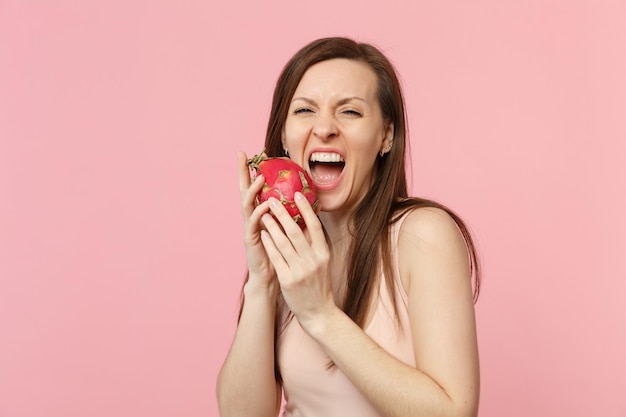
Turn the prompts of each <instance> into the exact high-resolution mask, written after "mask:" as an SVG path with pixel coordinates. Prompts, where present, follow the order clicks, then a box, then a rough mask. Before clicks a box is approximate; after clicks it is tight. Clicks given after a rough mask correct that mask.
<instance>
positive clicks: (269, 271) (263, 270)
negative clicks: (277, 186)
mask: <svg viewBox="0 0 626 417" xmlns="http://www.w3.org/2000/svg"><path fill="white" fill-rule="evenodd" d="M247 161H248V157H247V156H246V154H245V153H244V152H241V151H240V152H239V192H240V194H241V211H242V214H243V221H244V245H245V248H246V257H247V261H248V271H249V281H248V282H251V283H255V284H260V285H268V286H269V285H270V284H271V283H272V282H274V281H275V279H276V273H275V271H274V267H273V266H272V263H271V262H270V259H269V257H268V256H267V253H266V252H265V248H264V247H263V244H262V243H261V229H262V223H261V217H262V216H263V215H264V214H266V213H267V212H268V211H269V206H268V203H267V202H265V203H262V204H258V205H257V202H256V201H257V198H256V197H257V195H258V194H259V192H260V191H261V189H262V188H263V184H264V182H265V180H264V179H263V176H261V175H259V176H258V177H256V179H255V180H254V181H251V179H250V170H249V168H248V164H247Z"/></svg>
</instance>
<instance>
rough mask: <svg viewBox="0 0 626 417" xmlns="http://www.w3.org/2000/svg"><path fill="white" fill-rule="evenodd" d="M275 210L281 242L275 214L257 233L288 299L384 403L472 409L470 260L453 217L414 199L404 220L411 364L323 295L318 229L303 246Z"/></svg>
mask: <svg viewBox="0 0 626 417" xmlns="http://www.w3.org/2000/svg"><path fill="white" fill-rule="evenodd" d="M299 207H300V205H299ZM272 210H273V212H274V213H275V214H276V215H277V217H278V218H279V219H280V220H281V224H282V225H283V228H284V229H285V230H286V232H287V234H288V235H291V236H290V238H289V240H290V241H291V245H287V243H288V242H286V241H285V239H286V236H285V235H282V236H281V234H279V233H278V230H277V229H276V228H275V227H274V224H272V222H273V220H272V219H270V218H268V217H266V218H265V222H266V226H267V227H268V231H269V232H270V233H271V237H272V239H269V238H268V235H267V234H265V233H264V238H263V242H264V244H265V246H266V249H267V252H268V255H269V256H270V259H272V262H273V264H274V266H275V268H276V270H277V272H278V278H279V280H280V282H281V287H282V291H283V295H284V297H285V299H286V300H287V303H288V304H290V308H291V310H292V311H293V312H294V315H295V316H296V318H297V319H298V320H299V322H300V324H301V326H302V327H303V329H304V330H305V331H306V332H307V333H308V334H309V335H310V336H311V337H312V338H314V339H315V340H316V341H317V343H319V344H320V346H322V348H323V349H324V350H325V351H326V352H327V353H328V355H329V357H330V358H331V359H332V361H333V362H334V363H335V365H336V366H338V367H339V368H340V369H341V370H342V371H343V372H344V373H345V374H346V376H347V377H348V378H349V379H350V380H351V381H352V383H353V384H354V385H355V386H356V387H357V388H358V389H359V390H360V391H361V392H362V393H363V394H364V395H365V396H366V397H367V398H368V400H369V401H370V402H371V403H372V404H373V405H374V406H375V407H376V408H377V409H378V410H379V411H380V413H381V414H382V415H384V416H387V417H392V416H393V417H399V416H433V417H434V416H440V417H470V416H476V413H477V409H478V394H479V367H478V348H477V341H476V330H475V319H474V306H473V298H472V289H471V281H470V271H469V261H468V255H467V250H466V246H465V242H464V241H463V238H462V236H461V234H460V232H459V231H458V229H457V227H456V224H455V223H454V221H453V220H452V219H451V218H450V217H449V216H448V215H447V214H446V213H445V212H443V211H441V210H438V209H429V208H428V209H417V210H415V211H414V212H413V213H411V214H410V215H409V216H408V218H407V219H406V220H405V223H404V225H403V227H402V231H401V235H400V241H399V247H398V251H399V260H400V270H401V275H402V277H403V278H405V279H404V281H405V283H406V284H405V285H406V290H407V294H408V297H409V300H408V303H409V318H410V323H411V329H410V330H411V333H412V339H413V344H414V354H415V360H416V364H417V367H416V368H413V367H411V366H408V365H406V364H405V363H403V362H401V361H399V360H398V359H396V358H395V357H393V356H392V355H390V354H389V353H388V352H386V351H385V350H383V349H382V348H380V347H379V346H378V345H377V344H376V343H375V342H374V341H373V340H372V339H371V338H370V337H369V336H367V335H366V334H365V332H364V331H363V330H362V329H361V328H359V327H358V326H357V325H356V324H355V323H354V322H353V321H352V320H350V319H349V318H348V317H347V316H346V315H345V314H344V313H343V312H342V311H341V310H340V309H339V308H338V307H337V306H336V305H335V304H334V303H332V302H330V301H329V298H328V294H327V289H326V288H325V286H324V285H320V281H324V279H326V277H324V276H323V275H316V274H319V272H320V271H324V268H319V266H318V267H315V265H316V261H315V259H316V258H319V256H318V255H315V253H316V252H319V250H317V251H316V250H315V245H316V243H315V241H316V240H317V239H316V238H315V236H314V235H315V230H313V231H312V235H313V242H314V243H313V244H312V245H311V246H312V248H311V252H313V253H309V251H308V250H306V249H305V248H304V244H303V242H302V240H301V238H300V237H298V236H297V231H296V230H295V228H292V227H291V225H290V224H289V223H288V221H287V218H286V215H285V214H283V212H282V209H281V208H280V207H277V208H273V209H272ZM300 211H301V212H302V213H303V215H304V216H305V218H306V217H309V219H310V222H311V223H309V220H307V226H308V225H309V224H315V222H314V220H313V219H312V217H310V216H311V212H310V210H308V209H307V208H306V207H304V205H303V207H300ZM283 219H284V220H283ZM276 226H277V225H276ZM279 255H280V258H279ZM322 259H323V257H322Z"/></svg>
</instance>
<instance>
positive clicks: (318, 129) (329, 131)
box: [313, 113, 337, 140]
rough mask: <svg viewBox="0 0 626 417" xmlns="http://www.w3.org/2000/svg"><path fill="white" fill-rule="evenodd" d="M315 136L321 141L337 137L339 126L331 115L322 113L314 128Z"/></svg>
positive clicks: (317, 118)
mask: <svg viewBox="0 0 626 417" xmlns="http://www.w3.org/2000/svg"><path fill="white" fill-rule="evenodd" d="M313 134H314V135H315V136H317V137H318V138H320V139H324V140H326V139H330V138H332V137H334V136H336V135H337V124H336V121H335V119H334V118H333V116H332V115H330V114H323V113H320V114H319V115H318V116H317V117H316V118H315V122H314V126H313Z"/></svg>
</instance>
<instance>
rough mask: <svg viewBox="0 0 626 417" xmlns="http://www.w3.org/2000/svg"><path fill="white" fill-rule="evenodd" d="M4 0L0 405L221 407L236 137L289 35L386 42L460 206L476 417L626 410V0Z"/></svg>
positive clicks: (432, 182)
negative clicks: (475, 266)
mask: <svg viewBox="0 0 626 417" xmlns="http://www.w3.org/2000/svg"><path fill="white" fill-rule="evenodd" d="M215 3H216V2H207V1H204V2H202V1H192V0H184V1H180V2H165V1H155V2H144V1H136V0H131V1H121V0H114V1H108V2H102V1H81V2H70V1H57V2H46V1H35V0H33V1H15V0H14V1H11V0H3V1H0V417H17V416H20V417H57V416H58V417H61V416H62V417H83V416H90V417H98V416H103V417H104V416H111V415H115V416H153V417H154V416H172V415H184V416H217V414H218V412H217V404H216V400H215V394H214V392H215V379H216V375H217V372H218V369H219V367H220V365H221V363H222V361H223V359H224V357H225V355H226V352H227V349H228V347H229V344H230V341H231V338H232V335H233V331H234V328H235V320H236V313H237V306H238V297H239V289H240V285H241V280H242V277H243V275H244V271H245V265H244V254H243V247H242V243H241V235H242V227H241V221H240V211H239V197H238V190H237V179H236V173H237V169H236V152H237V150H239V149H242V150H245V151H246V152H248V153H250V154H251V153H254V152H257V151H259V150H260V148H261V146H262V141H263V137H264V131H265V122H266V119H267V115H268V110H269V103H270V96H271V91H272V88H273V84H274V82H275V80H276V77H277V75H278V72H279V71H280V69H281V67H282V65H283V64H284V63H285V61H286V60H287V59H288V58H289V57H290V55H291V54H292V53H294V52H295V51H296V50H297V49H298V48H299V47H301V46H302V45H304V44H305V43H306V42H309V41H310V40H312V39H314V38H317V37H322V36H329V35H348V36H352V37H355V38H357V39H359V40H363V41H368V42H372V43H375V44H376V45H378V46H379V47H381V48H382V49H383V50H384V51H385V52H386V53H387V54H388V55H389V57H390V58H391V59H392V61H393V62H394V63H395V64H396V66H397V68H398V70H399V72H400V75H401V77H402V80H403V84H404V87H405V91H406V98H407V106H408V111H409V119H410V134H411V146H412V157H413V159H412V168H413V172H412V174H413V175H412V187H413V188H412V189H413V192H414V193H415V194H418V195H423V196H427V197H430V198H436V199H439V200H441V201H443V202H445V203H447V204H448V205H450V206H451V207H453V208H454V209H455V210H457V211H458V212H459V213H460V214H461V215H462V216H463V217H464V218H465V219H466V220H467V222H468V223H469V224H470V226H471V228H472V230H473V231H474V233H475V236H476V238H477V241H478V244H479V248H480V253H481V255H482V259H483V261H484V273H485V276H484V287H483V292H482V295H481V298H480V301H479V303H478V304H477V307H476V308H477V313H478V331H479V337H480V350H481V371H482V397H481V409H480V410H481V411H480V415H481V416H482V417H502V416H507V417H527V416H591V415H593V416H604V417H624V416H626V397H624V395H623V394H624V387H626V357H625V356H624V352H625V351H626V349H625V348H626V324H625V318H626V303H624V302H623V298H624V296H623V294H624V293H625V292H626V266H625V265H626V264H625V263H624V256H625V255H626V253H625V250H624V249H625V245H624V236H626V223H625V221H624V217H623V213H625V212H626V197H625V194H626V193H625V192H624V190H625V188H626V187H625V179H626V169H625V166H626V114H625V113H626V77H625V76H624V74H626V48H625V46H624V45H626V29H625V28H626V3H624V2H623V1H617V0H616V1H592V0H588V1H571V0H562V1H545V0H531V1H524V2H518V1H500V0H482V1H478V2H464V1H441V2H408V1H407V2H401V1H384V2H370V3H363V2H355V1H346V2H336V1H334V0H333V1H330V0H322V1H319V2H313V3H310V2H309V3H293V2H272V3H267V4H264V3H265V2H255V1H249V2H246V3H241V2H236V1H233V2H221V4H219V5H216V4H215Z"/></svg>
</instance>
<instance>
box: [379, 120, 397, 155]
mask: <svg viewBox="0 0 626 417" xmlns="http://www.w3.org/2000/svg"><path fill="white" fill-rule="evenodd" d="M394 132H395V131H394V126H393V122H388V123H387V125H386V126H385V135H384V136H383V141H382V143H381V144H380V153H381V155H382V154H385V153H387V152H389V150H390V149H391V146H392V145H393V134H394Z"/></svg>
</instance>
